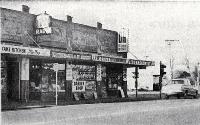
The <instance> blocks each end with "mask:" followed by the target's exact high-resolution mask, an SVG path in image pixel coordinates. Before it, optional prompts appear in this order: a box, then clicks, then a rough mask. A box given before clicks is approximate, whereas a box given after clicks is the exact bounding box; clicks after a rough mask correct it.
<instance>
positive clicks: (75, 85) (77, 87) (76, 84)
mask: <svg viewBox="0 0 200 125" xmlns="http://www.w3.org/2000/svg"><path fill="white" fill-rule="evenodd" d="M72 92H85V81H73V82H72Z"/></svg>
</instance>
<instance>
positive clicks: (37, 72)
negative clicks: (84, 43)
mask: <svg viewBox="0 0 200 125" xmlns="http://www.w3.org/2000/svg"><path fill="white" fill-rule="evenodd" d="M153 63H154V62H152V61H142V60H132V59H127V58H120V57H114V56H112V57H109V56H103V55H98V54H91V53H78V52H76V53H75V52H66V51H65V52H62V51H56V50H53V49H44V48H38V47H34V48H33V47H25V46H19V45H11V44H1V94H2V102H3V103H4V102H7V101H9V100H12V101H18V100H21V101H25V102H29V101H32V100H38V101H54V100H55V99H56V93H57V94H58V96H57V99H58V100H66V101H67V100H80V99H98V98H108V97H127V79H126V76H127V74H126V70H127V68H128V67H136V66H137V67H143V66H145V67H146V66H152V65H154V64H153Z"/></svg>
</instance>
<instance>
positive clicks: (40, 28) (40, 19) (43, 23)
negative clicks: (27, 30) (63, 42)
mask: <svg viewBox="0 0 200 125" xmlns="http://www.w3.org/2000/svg"><path fill="white" fill-rule="evenodd" d="M50 25H51V16H50V15H49V14H47V13H46V12H45V13H42V14H40V15H38V16H37V17H36V34H37V35H39V34H50V33H52V28H51V27H50Z"/></svg>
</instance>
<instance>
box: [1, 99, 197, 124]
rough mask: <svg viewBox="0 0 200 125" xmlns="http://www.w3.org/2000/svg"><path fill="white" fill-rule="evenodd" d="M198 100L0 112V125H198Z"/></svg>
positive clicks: (70, 106)
mask: <svg viewBox="0 0 200 125" xmlns="http://www.w3.org/2000/svg"><path fill="white" fill-rule="evenodd" d="M199 115H200V101H199V99H180V100H178V99H170V100H156V101H140V102H123V103H100V104H82V105H68V106H57V107H56V106H52V107H48V108H34V109H29V110H17V111H6V112H2V125H74V124H75V125H104V124H105V125H112V124H113V125H133V124H134V125H199V124H200V118H199Z"/></svg>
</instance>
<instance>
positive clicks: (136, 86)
mask: <svg viewBox="0 0 200 125" xmlns="http://www.w3.org/2000/svg"><path fill="white" fill-rule="evenodd" d="M135 89H136V98H137V96H138V67H135Z"/></svg>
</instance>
